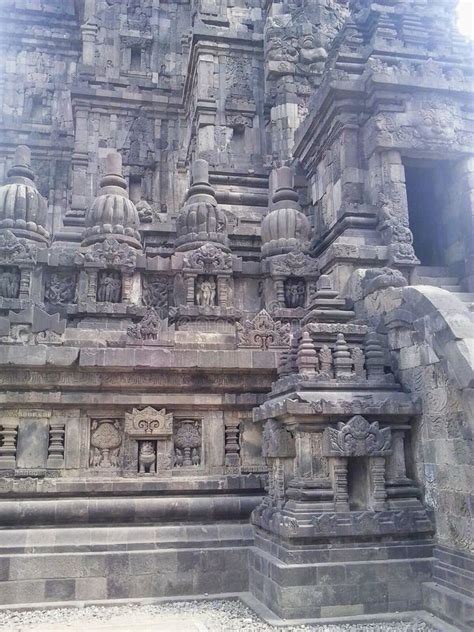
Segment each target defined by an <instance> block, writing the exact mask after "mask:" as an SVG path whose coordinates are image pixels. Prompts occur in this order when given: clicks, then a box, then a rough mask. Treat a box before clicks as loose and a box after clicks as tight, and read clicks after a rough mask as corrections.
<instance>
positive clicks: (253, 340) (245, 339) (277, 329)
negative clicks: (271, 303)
mask: <svg viewBox="0 0 474 632" xmlns="http://www.w3.org/2000/svg"><path fill="white" fill-rule="evenodd" d="M236 327H237V346H238V347H249V348H256V349H263V350H267V349H272V348H286V347H288V346H289V344H290V328H291V326H290V323H286V324H283V323H282V322H280V321H278V320H273V318H272V317H271V316H270V314H269V313H268V312H267V311H266V310H264V309H262V311H261V312H259V313H258V314H257V315H256V316H255V317H254V318H253V319H252V320H245V321H244V323H243V324H241V323H237V324H236Z"/></svg>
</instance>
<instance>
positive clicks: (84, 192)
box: [67, 106, 92, 218]
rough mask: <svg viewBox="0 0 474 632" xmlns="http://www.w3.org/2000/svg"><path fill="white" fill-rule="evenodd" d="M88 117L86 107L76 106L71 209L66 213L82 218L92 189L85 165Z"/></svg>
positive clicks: (87, 159)
mask: <svg viewBox="0 0 474 632" xmlns="http://www.w3.org/2000/svg"><path fill="white" fill-rule="evenodd" d="M88 118H89V111H88V107H87V106H78V107H77V109H76V111H75V115H74V119H75V130H76V133H75V145H74V152H73V154H72V159H71V169H72V182H71V188H72V199H71V210H70V211H69V212H68V213H67V216H68V217H69V218H72V217H80V218H83V217H84V215H85V211H86V208H87V206H88V204H89V202H90V200H91V198H92V191H91V188H90V184H89V182H88V177H87V167H88V164H89V155H88V151H87V150H88V147H87V138H88V130H87V126H88Z"/></svg>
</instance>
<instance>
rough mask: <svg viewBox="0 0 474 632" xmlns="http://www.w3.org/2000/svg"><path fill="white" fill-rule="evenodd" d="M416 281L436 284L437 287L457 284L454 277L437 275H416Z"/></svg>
mask: <svg viewBox="0 0 474 632" xmlns="http://www.w3.org/2000/svg"><path fill="white" fill-rule="evenodd" d="M416 283H417V284H419V285H436V286H437V287H444V286H445V285H447V286H455V285H457V284H458V280H457V278H456V277H450V276H446V277H444V276H443V277H437V276H432V277H431V276H417V278H416Z"/></svg>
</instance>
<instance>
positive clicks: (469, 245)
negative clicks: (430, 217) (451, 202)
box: [457, 157, 474, 292]
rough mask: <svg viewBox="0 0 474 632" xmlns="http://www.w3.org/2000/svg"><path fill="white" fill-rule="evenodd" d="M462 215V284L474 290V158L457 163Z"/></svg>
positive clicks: (467, 288)
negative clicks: (463, 255)
mask: <svg viewBox="0 0 474 632" xmlns="http://www.w3.org/2000/svg"><path fill="white" fill-rule="evenodd" d="M457 173H458V174H459V187H460V190H461V191H460V193H461V204H462V216H463V218H464V221H465V226H466V228H467V230H466V233H465V236H464V253H465V259H464V285H465V288H464V289H466V290H467V291H468V292H474V158H473V157H469V158H464V159H463V160H461V161H460V163H459V164H458V165H457Z"/></svg>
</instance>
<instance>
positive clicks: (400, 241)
mask: <svg viewBox="0 0 474 632" xmlns="http://www.w3.org/2000/svg"><path fill="white" fill-rule="evenodd" d="M368 166H369V173H370V174H371V175H370V189H371V197H372V200H373V203H374V204H375V205H376V206H377V207H378V209H379V225H378V228H379V230H380V232H381V234H382V238H383V241H384V243H385V244H386V245H387V246H388V259H389V263H390V264H395V265H397V266H410V267H413V266H414V265H416V264H418V263H419V261H418V259H417V258H416V256H415V252H414V250H413V235H412V233H411V230H410V222H409V216H408V201H407V194H406V185H405V169H404V167H403V163H402V158H401V155H400V152H398V151H395V150H390V151H385V152H382V153H381V154H373V155H372V157H371V158H370V159H369V165H368Z"/></svg>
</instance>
